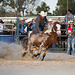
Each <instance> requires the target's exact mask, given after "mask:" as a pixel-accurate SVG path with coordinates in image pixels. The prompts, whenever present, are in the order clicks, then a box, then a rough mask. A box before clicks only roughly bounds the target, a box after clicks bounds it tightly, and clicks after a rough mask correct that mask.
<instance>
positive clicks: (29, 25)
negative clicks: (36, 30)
mask: <svg viewBox="0 0 75 75" xmlns="http://www.w3.org/2000/svg"><path fill="white" fill-rule="evenodd" d="M32 20H33V19H32V18H30V19H27V20H26V27H25V29H24V32H25V33H27V35H28V33H29V32H30V33H32V28H33V23H32ZM29 36H30V35H29Z"/></svg>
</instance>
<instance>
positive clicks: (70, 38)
mask: <svg viewBox="0 0 75 75" xmlns="http://www.w3.org/2000/svg"><path fill="white" fill-rule="evenodd" d="M68 23H69V24H68V28H67V31H66V34H67V35H68V39H67V54H68V55H71V48H72V44H73V42H72V39H73V35H72V33H73V21H69V22H68Z"/></svg>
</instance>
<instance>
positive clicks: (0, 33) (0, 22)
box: [0, 19, 4, 35]
mask: <svg viewBox="0 0 75 75" xmlns="http://www.w3.org/2000/svg"><path fill="white" fill-rule="evenodd" d="M3 23H4V22H3V21H2V20H1V19H0V35H2V34H3V31H2V29H3Z"/></svg>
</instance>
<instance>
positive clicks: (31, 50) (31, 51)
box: [30, 46, 38, 54]
mask: <svg viewBox="0 0 75 75" xmlns="http://www.w3.org/2000/svg"><path fill="white" fill-rule="evenodd" d="M37 49H38V47H37V46H34V47H33V48H31V49H30V53H31V54H33V51H34V50H37ZM35 54H36V52H35Z"/></svg>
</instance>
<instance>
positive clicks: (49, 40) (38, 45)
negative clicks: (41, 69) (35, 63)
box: [23, 22, 58, 60]
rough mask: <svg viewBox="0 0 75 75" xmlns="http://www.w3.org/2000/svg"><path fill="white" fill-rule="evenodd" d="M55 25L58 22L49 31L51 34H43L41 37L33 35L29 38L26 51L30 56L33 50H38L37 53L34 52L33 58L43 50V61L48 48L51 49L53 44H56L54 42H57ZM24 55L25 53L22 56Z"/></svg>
mask: <svg viewBox="0 0 75 75" xmlns="http://www.w3.org/2000/svg"><path fill="white" fill-rule="evenodd" d="M57 24H58V22H56V23H55V25H54V26H53V27H52V29H51V32H49V33H44V34H42V35H39V34H34V35H32V36H31V37H30V39H29V45H28V49H29V50H30V52H31V53H32V54H33V50H36V49H37V50H38V53H37V54H36V52H35V53H34V54H33V57H34V56H40V54H41V50H43V51H44V53H43V58H42V60H44V57H45V55H46V53H47V52H48V50H49V48H51V47H52V45H53V44H56V42H57V33H56V31H57V30H58V28H57ZM32 45H34V47H33V48H31V46H32ZM25 54H26V52H24V53H23V56H24V55H25Z"/></svg>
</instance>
